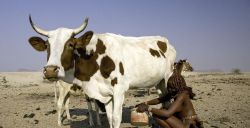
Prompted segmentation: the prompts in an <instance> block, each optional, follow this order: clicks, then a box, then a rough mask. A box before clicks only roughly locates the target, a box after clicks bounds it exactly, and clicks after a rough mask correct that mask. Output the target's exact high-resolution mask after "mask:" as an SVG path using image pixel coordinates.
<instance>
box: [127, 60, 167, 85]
mask: <svg viewBox="0 0 250 128" xmlns="http://www.w3.org/2000/svg"><path fill="white" fill-rule="evenodd" d="M166 69H167V68H166V60H159V61H155V62H150V63H149V64H145V63H144V65H143V66H142V65H138V66H136V69H134V70H131V72H129V74H128V75H129V77H128V78H129V79H130V83H129V88H149V87H153V86H155V85H156V84H158V83H159V82H160V81H161V80H162V79H164V78H165V74H166Z"/></svg>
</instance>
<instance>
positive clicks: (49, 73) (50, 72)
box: [43, 65, 59, 81]
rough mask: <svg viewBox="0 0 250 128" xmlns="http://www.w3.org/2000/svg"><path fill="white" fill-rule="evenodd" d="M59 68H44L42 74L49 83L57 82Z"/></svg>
mask: <svg viewBox="0 0 250 128" xmlns="http://www.w3.org/2000/svg"><path fill="white" fill-rule="evenodd" d="M58 72H59V67H57V66H54V65H49V66H45V67H44V69H43V74H44V76H45V78H46V79H48V80H49V81H56V80H58Z"/></svg>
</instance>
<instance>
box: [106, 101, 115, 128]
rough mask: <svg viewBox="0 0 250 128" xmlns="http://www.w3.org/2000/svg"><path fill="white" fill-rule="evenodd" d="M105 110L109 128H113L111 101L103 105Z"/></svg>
mask: <svg viewBox="0 0 250 128" xmlns="http://www.w3.org/2000/svg"><path fill="white" fill-rule="evenodd" d="M105 109H106V114H107V117H108V121H109V127H110V128H113V99H111V100H110V101H109V102H108V103H106V104H105Z"/></svg>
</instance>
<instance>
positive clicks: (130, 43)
mask: <svg viewBox="0 0 250 128" xmlns="http://www.w3.org/2000/svg"><path fill="white" fill-rule="evenodd" d="M98 39H101V40H102V41H103V43H104V45H105V47H106V51H105V53H104V54H102V55H99V56H98V59H97V63H98V65H100V63H101V59H102V58H103V57H104V56H106V55H107V56H109V57H110V58H111V59H112V60H113V61H114V63H115V65H116V67H115V70H114V71H113V72H112V73H111V74H110V77H109V78H107V79H105V78H104V77H103V76H102V75H101V73H100V71H99V70H98V71H97V72H96V73H95V74H94V75H93V76H92V77H91V79H90V81H84V82H81V81H80V80H78V79H75V80H74V81H73V83H76V84H78V85H81V86H83V89H84V92H85V93H86V94H87V95H88V96H89V97H91V98H94V99H98V100H99V101H101V102H103V103H105V108H106V111H107V116H108V120H109V124H110V128H119V127H120V123H121V118H122V104H123V102H124V94H125V91H127V90H128V89H129V88H149V87H152V86H155V85H157V84H158V83H160V81H161V80H162V79H165V82H167V80H168V78H169V76H170V75H171V73H172V67H173V64H174V61H175V58H176V51H175V49H174V47H173V46H171V45H170V44H169V43H168V40H167V39H166V38H164V37H160V36H147V37H124V36H121V35H115V34H111V33H106V34H94V35H93V37H92V39H91V41H90V43H89V44H88V45H87V47H86V49H87V53H90V51H91V50H94V51H95V49H96V43H97V40H98ZM158 41H162V42H166V44H167V51H166V53H165V54H164V55H165V56H166V58H164V57H163V56H162V55H161V57H160V58H159V57H156V56H152V55H151V53H150V52H149V49H150V48H152V49H154V50H157V51H160V49H159V47H158V45H157V42H158ZM120 62H122V64H123V68H124V75H121V73H120V71H119V63H120ZM115 77H117V80H118V84H116V85H114V86H112V85H111V82H110V81H111V80H112V79H114V78H115ZM160 86H164V87H159V88H160V89H161V91H163V89H164V88H165V86H166V84H165V85H160Z"/></svg>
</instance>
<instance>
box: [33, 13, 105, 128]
mask: <svg viewBox="0 0 250 128" xmlns="http://www.w3.org/2000/svg"><path fill="white" fill-rule="evenodd" d="M29 22H30V24H31V26H32V28H33V29H34V30H35V31H36V32H37V33H38V34H41V35H43V36H46V37H47V38H48V39H47V40H46V41H45V40H43V39H42V38H40V37H36V36H33V37H31V38H29V43H30V44H31V46H32V47H33V48H34V49H35V50H37V51H47V65H46V66H45V67H44V70H43V74H44V78H45V79H48V80H49V81H55V82H54V83H55V85H54V93H55V102H57V108H58V125H59V126H61V124H62V118H61V115H62V113H63V112H62V110H63V108H65V111H66V116H67V119H68V120H70V119H71V117H70V113H69V107H68V106H69V96H70V94H72V93H76V92H78V93H79V91H81V88H80V87H79V86H76V85H73V84H72V83H73V79H74V74H73V73H74V64H73V63H70V64H69V65H66V64H65V63H64V60H65V58H67V59H69V58H68V56H67V54H66V52H62V50H63V49H64V48H65V47H66V48H68V47H70V46H66V45H65V44H64V43H65V41H67V40H68V39H67V38H68V36H70V37H71V36H74V35H77V34H78V33H80V32H81V31H83V30H84V29H85V27H86V26H87V23H88V18H86V19H85V21H84V23H83V24H82V25H81V26H80V27H79V28H76V29H67V28H58V29H56V30H54V31H49V32H47V31H45V30H43V29H41V28H39V27H37V26H36V25H34V23H33V21H32V19H31V16H29ZM61 55H62V57H60V59H62V60H56V59H57V57H59V56H61ZM59 69H60V70H59ZM55 74H59V75H58V76H57V77H54V75H55ZM57 88H58V89H57ZM58 90H59V98H58V99H57V91H58ZM85 97H86V100H87V104H88V113H89V124H90V126H91V127H93V126H94V123H93V116H92V112H91V111H92V105H91V101H94V104H95V108H96V114H97V124H98V125H101V121H100V117H99V106H100V108H101V110H102V111H105V109H103V108H102V106H104V105H103V104H101V103H99V101H96V100H92V99H90V98H89V97H87V96H85Z"/></svg>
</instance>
